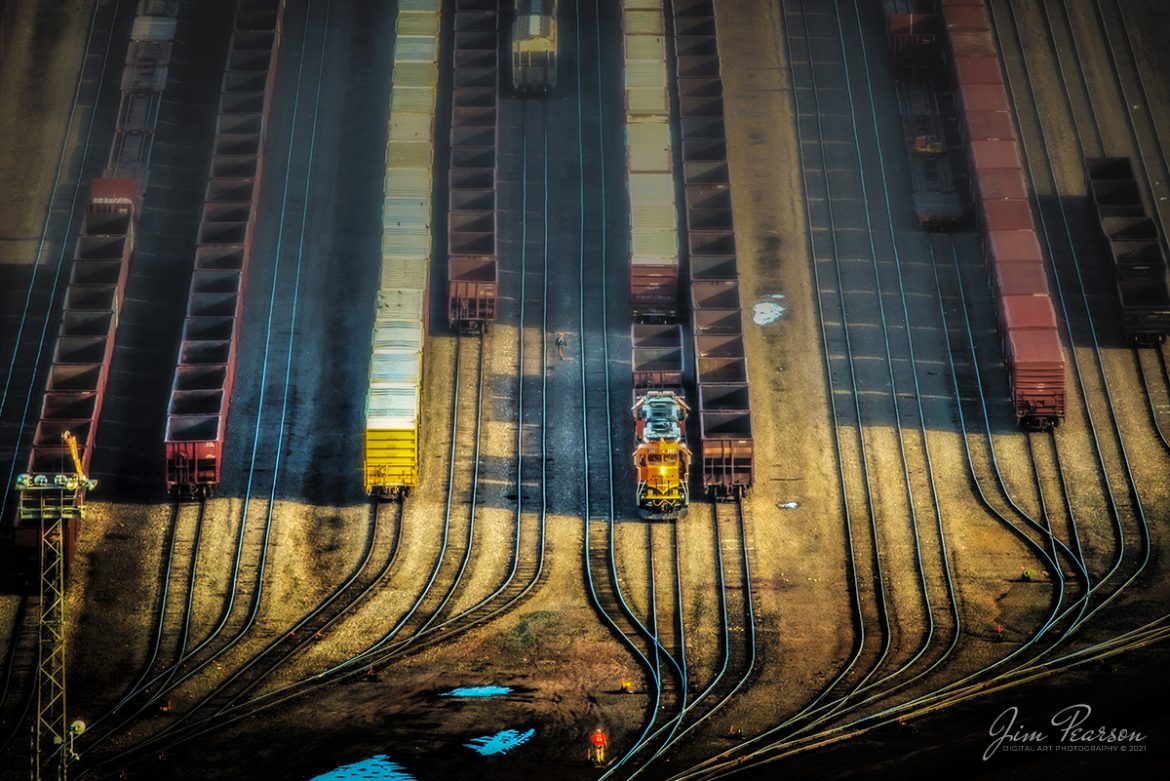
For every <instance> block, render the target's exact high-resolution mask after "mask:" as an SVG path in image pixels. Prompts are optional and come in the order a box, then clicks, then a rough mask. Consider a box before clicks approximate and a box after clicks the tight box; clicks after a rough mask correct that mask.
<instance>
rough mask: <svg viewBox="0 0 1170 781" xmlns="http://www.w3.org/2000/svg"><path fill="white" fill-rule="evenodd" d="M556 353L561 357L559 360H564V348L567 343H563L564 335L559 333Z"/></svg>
mask: <svg viewBox="0 0 1170 781" xmlns="http://www.w3.org/2000/svg"><path fill="white" fill-rule="evenodd" d="M556 344H557V353H558V354H559V355H560V356H561V360H562V361H563V360H565V346H566V345H567V344H568V342H566V341H565V333H564V332H563V331H561V332H560V333H558V334H557V342H556Z"/></svg>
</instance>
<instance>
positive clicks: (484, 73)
mask: <svg viewBox="0 0 1170 781" xmlns="http://www.w3.org/2000/svg"><path fill="white" fill-rule="evenodd" d="M456 6H457V7H456V11H455V45H454V56H453V59H454V64H455V68H454V72H453V76H452V83H453V86H452V89H451V93H452V98H451V103H452V107H451V169H450V174H449V178H448V184H449V188H450V189H449V198H448V212H447V322H448V323H449V325H450V327H451V330H453V331H455V332H457V333H485V332H486V331H487V330H488V329H489V328H490V327H491V324H492V323H493V322H494V321H495V319H496V285H497V281H498V277H497V274H498V272H497V263H496V179H497V175H498V170H497V164H498V160H497V147H498V143H499V116H498V111H499V67H498V66H499V46H500V35H499V16H500V14H499V3H498V1H497V0H474V1H473V2H472V1H469V0H465V1H464V2H460V3H457V4H456Z"/></svg>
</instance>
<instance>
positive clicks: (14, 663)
mask: <svg viewBox="0 0 1170 781" xmlns="http://www.w3.org/2000/svg"><path fill="white" fill-rule="evenodd" d="M39 614H40V597H39V596H37V597H33V596H26V597H22V598H21V599H20V603H19V604H18V605H17V609H16V615H15V617H14V620H13V622H12V631H11V632H10V633H9V634H8V649H7V652H6V653H5V655H4V673H3V674H4V679H3V683H2V684H0V695H2V696H0V704H2V705H3V706H4V710H3V712H2V716H0V755H4V754H5V753H6V751H7V749H8V747H9V746H11V745H12V744H13V741H14V740H15V739H16V737H17V735H18V734H19V733H20V731H21V728H22V727H24V726H26V725H27V722H26V719H27V718H28V715H29V713H30V710H31V708H32V703H33V700H34V699H36V668H37V641H38V639H39V638H38V633H37V625H38V621H37V619H38V618H39ZM22 689H24V690H26V691H23V692H22V691H21V690H22Z"/></svg>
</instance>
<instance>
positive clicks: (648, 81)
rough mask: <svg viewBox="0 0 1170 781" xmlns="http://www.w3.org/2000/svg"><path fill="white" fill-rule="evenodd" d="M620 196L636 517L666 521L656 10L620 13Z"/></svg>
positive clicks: (681, 468)
mask: <svg viewBox="0 0 1170 781" xmlns="http://www.w3.org/2000/svg"><path fill="white" fill-rule="evenodd" d="M622 27H623V36H622V42H623V55H624V61H625V81H624V86H625V90H624V92H625V130H626V186H627V192H628V194H629V213H630V277H629V279H630V306H631V314H632V317H633V320H634V321H635V322H634V325H633V327H632V329H631V332H630V344H631V349H632V355H633V375H634V405H633V408H632V411H633V419H634V453H633V466H634V474H635V480H636V488H635V493H636V496H637V503H638V512H639V514H640V515H641V516H642V517H643V518H645V519H647V520H675V519H677V518H679V517H681V516H682V515H683V514H685V512H686V507H687V503H688V502H689V500H690V465H691V451H690V448H689V447H688V446H687V444H686V439H687V435H686V425H687V415H688V413H689V411H690V408H689V407H688V406H687V402H686V395H685V393H684V391H683V382H684V363H685V361H684V358H683V356H684V354H685V353H684V350H683V331H682V327H681V326H680V325H679V324H678V316H679V311H680V308H679V288H678V282H679V275H678V267H679V252H678V214H677V211H676V209H675V178H674V155H673V153H672V140H671V129H670V96H669V93H668V92H667V84H666V40H665V38H664V30H665V17H664V15H663V11H662V7H661V4H654V3H645V2H629V1H627V2H625V3H623V5H622Z"/></svg>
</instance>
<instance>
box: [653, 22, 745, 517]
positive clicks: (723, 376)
mask: <svg viewBox="0 0 1170 781" xmlns="http://www.w3.org/2000/svg"><path fill="white" fill-rule="evenodd" d="M672 9H673V14H674V20H673V21H674V24H673V26H672V27H673V30H674V54H675V62H674V66H675V68H674V70H675V74H676V76H677V79H676V82H675V84H676V87H677V91H678V111H679V121H680V125H681V137H682V169H683V193H684V198H685V200H684V206H685V212H686V234H687V241H686V255H687V258H688V260H689V266H690V288H691V290H690V296H689V299H690V304H691V339H692V344H693V347H694V353H695V386H696V390H697V393H696V394H695V398H696V400H697V402H698V413H699V414H698V418H699V448H700V452H699V456H698V458H699V463H700V465H701V467H700V470H699V472H700V475H701V479H702V483H703V490H704V492H705V493H706V494H707V495H708V496H710V497H712V498H714V499H734V498H738V497H742V496H744V495H745V494H746V493H747V492H748V490H749V489H750V488H751V486H752V483H753V481H754V479H755V453H754V448H755V444H754V439H753V436H752V420H751V399H750V394H749V393H748V385H747V359H746V356H745V353H744V344H743V330H742V329H743V312H742V308H741V302H740V297H739V275H738V271H737V268H736V254H735V226H734V222H733V219H732V209H731V179H730V177H729V174H728V165H727V141H726V130H725V128H724V124H723V81H722V79H721V78H720V75H719V52H718V46H717V42H716V36H715V8H714V4H713V3H712V2H711V0H689V2H675V3H673V4H672Z"/></svg>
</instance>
